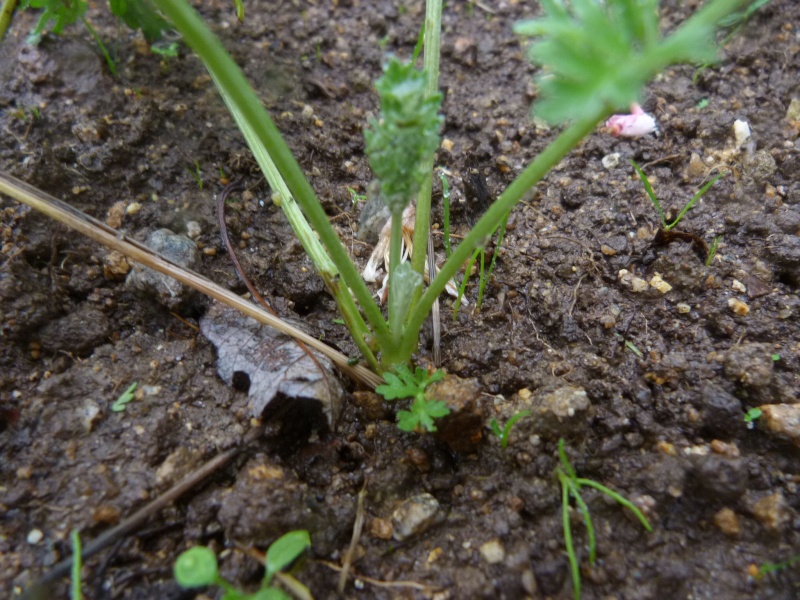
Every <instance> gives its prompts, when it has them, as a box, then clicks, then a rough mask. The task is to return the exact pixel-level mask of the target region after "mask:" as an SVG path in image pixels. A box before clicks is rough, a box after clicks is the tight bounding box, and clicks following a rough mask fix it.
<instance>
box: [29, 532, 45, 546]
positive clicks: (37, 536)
mask: <svg viewBox="0 0 800 600" xmlns="http://www.w3.org/2000/svg"><path fill="white" fill-rule="evenodd" d="M43 539H44V534H43V533H42V530H41V529H31V530H30V532H29V533H28V543H29V544H30V545H31V546H35V545H36V544H38V543H39V542H41V541H42V540H43Z"/></svg>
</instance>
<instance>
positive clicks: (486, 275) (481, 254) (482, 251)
mask: <svg viewBox="0 0 800 600" xmlns="http://www.w3.org/2000/svg"><path fill="white" fill-rule="evenodd" d="M508 217H509V215H506V216H505V219H503V221H502V222H501V223H500V225H499V226H498V227H497V229H495V230H494V231H492V233H491V234H490V236H489V237H491V236H492V235H494V234H495V232H497V231H499V233H498V234H497V242H495V245H494V252H493V253H492V260H491V262H490V263H489V268H488V269H486V248H485V247H484V246H480V247H479V248H476V249H475V252H473V253H472V257H471V258H470V259H469V262H468V263H467V268H466V269H465V270H464V279H462V280H461V285H460V286H459V288H458V297H457V298H456V301H455V303H454V304H453V320H454V321H455V320H456V316H457V315H458V309H459V307H460V306H461V298H462V297H463V296H464V292H465V291H466V289H467V283H468V282H469V277H470V273H471V272H472V265H474V264H475V261H476V260H478V258H480V261H481V268H480V271H479V272H478V300H477V302H476V303H475V306H476V308H480V307H481V305H482V304H483V293H484V291H486V284H487V283H489V279H490V278H491V276H492V271H494V266H495V263H496V262H497V255H498V254H499V253H500V248H501V246H502V245H503V238H504V237H505V235H506V225H507V224H508Z"/></svg>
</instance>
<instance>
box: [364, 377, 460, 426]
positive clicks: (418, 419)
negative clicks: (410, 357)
mask: <svg viewBox="0 0 800 600" xmlns="http://www.w3.org/2000/svg"><path fill="white" fill-rule="evenodd" d="M443 377H444V371H442V370H437V371H434V372H433V373H428V371H427V370H426V369H423V368H422V367H416V368H415V369H414V372H413V373H412V372H411V370H410V369H409V368H408V367H406V366H405V365H400V366H399V367H397V369H396V370H395V373H390V372H386V373H384V375H383V379H384V381H385V382H386V384H384V385H379V386H378V387H376V388H375V391H376V392H378V393H379V394H380V395H381V396H383V398H384V399H385V400H397V399H400V398H413V399H414V402H413V403H412V404H411V410H401V411H400V412H398V413H397V426H398V427H399V428H400V429H401V430H403V431H417V432H420V433H421V432H422V431H423V430H427V431H436V426H435V425H434V424H433V421H434V419H438V418H439V417H444V416H446V415H448V414H450V409H449V408H447V405H446V404H445V403H444V402H442V401H441V400H428V399H427V398H425V388H426V387H428V384H431V383H433V382H434V381H439V380H440V379H442V378H443Z"/></svg>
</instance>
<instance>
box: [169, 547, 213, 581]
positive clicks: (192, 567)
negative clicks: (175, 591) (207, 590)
mask: <svg viewBox="0 0 800 600" xmlns="http://www.w3.org/2000/svg"><path fill="white" fill-rule="evenodd" d="M174 574H175V581H177V582H178V585H179V586H181V587H184V588H193V587H203V586H206V585H211V584H212V583H216V582H217V579H218V574H219V570H218V567H217V556H216V554H214V551H213V550H211V549H210V548H206V547H205V546H195V547H194V548H189V549H188V550H186V551H185V552H183V553H182V554H181V555H180V556H179V557H178V560H176V561H175V569H174Z"/></svg>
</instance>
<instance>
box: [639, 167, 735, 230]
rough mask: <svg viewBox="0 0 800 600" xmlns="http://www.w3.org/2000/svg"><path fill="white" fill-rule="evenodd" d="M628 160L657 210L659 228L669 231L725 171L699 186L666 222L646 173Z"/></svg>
mask: <svg viewBox="0 0 800 600" xmlns="http://www.w3.org/2000/svg"><path fill="white" fill-rule="evenodd" d="M630 162H631V164H632V165H633V168H634V169H636V173H637V174H638V175H639V179H641V180H642V183H643V184H644V189H645V191H646V192H647V195H648V196H649V197H650V201H651V202H652V203H653V206H655V207H656V210H657V211H658V217H659V218H660V219H661V228H662V229H663V230H664V231H669V230H670V229H672V228H673V227H675V226H676V225H677V224H678V223H680V222H681V219H683V217H684V215H685V214H686V213H687V212H689V210H690V209H691V208H692V207H693V206H694V205H695V203H696V202H697V201H698V200H699V199H700V198H702V197H703V195H704V194H705V193H706V192H707V191H708V190H709V188H711V186H712V185H714V184H715V183H716V182H717V180H719V179H720V178H721V177H724V176H725V175H726V173H727V172H726V171H723V172H722V173H720V174H719V175H717V176H716V177H714V179H712V180H711V181H709V182H708V183H707V184H705V185H704V186H703V187H701V188H700V190H699V191H698V192H697V193H696V194H695V195H694V196H693V197H692V199H691V200H689V202H687V203H686V206H684V207H683V209H681V212H680V213H678V216H677V217H675V220H674V221H673V222H672V223H667V218H666V217H665V216H664V211H663V210H662V209H661V203H660V202H659V201H658V198H657V197H656V194H655V192H654V191H653V187H652V186H651V185H650V181H648V179H647V175H645V174H644V171H642V168H641V167H640V166H639V165H638V164H637V163H636V161H634V160H631V161H630Z"/></svg>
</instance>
